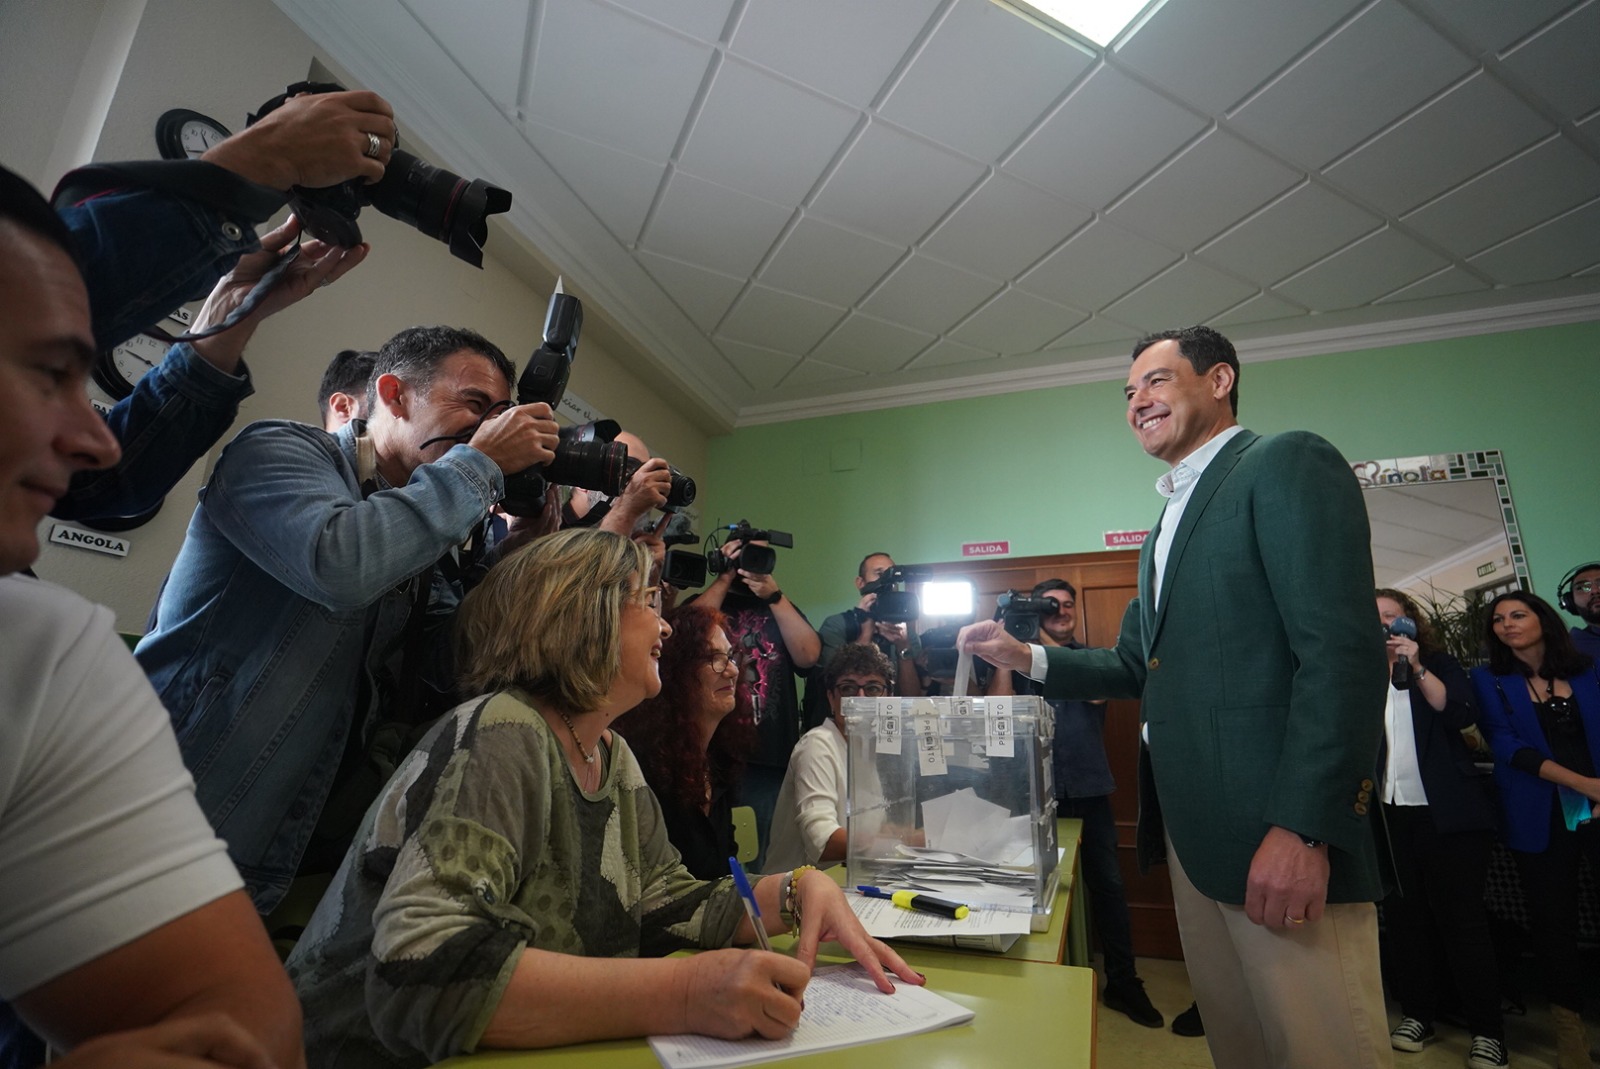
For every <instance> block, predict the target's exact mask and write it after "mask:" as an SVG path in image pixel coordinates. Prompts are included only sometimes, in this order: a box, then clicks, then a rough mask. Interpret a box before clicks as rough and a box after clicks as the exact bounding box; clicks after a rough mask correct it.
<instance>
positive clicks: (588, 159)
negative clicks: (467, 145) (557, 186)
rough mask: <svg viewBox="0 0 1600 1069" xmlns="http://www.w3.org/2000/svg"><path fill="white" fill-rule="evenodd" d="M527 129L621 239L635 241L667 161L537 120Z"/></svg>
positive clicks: (538, 149) (536, 147)
mask: <svg viewBox="0 0 1600 1069" xmlns="http://www.w3.org/2000/svg"><path fill="white" fill-rule="evenodd" d="M523 133H524V135H525V136H526V137H527V138H528V142H529V144H531V145H532V146H533V147H534V150H535V151H536V152H538V153H539V155H541V156H543V157H544V158H545V161H546V162H548V163H549V164H550V166H551V167H553V168H555V171H556V173H557V174H559V175H560V176H561V177H562V179H563V180H564V181H565V182H566V183H567V185H568V186H569V187H571V189H572V191H573V192H574V193H576V194H577V195H578V199H579V200H581V201H583V202H584V203H585V204H587V205H588V206H589V210H590V211H592V212H594V214H595V215H596V216H598V217H599V219H600V221H601V222H602V223H604V224H605V226H606V229H607V230H610V231H611V233H612V234H613V235H615V236H616V238H617V240H618V241H620V242H622V243H623V244H625V245H630V244H632V243H633V242H635V241H637V240H638V239H639V228H640V227H642V226H644V220H645V216H647V215H648V214H649V213H650V205H651V204H652V203H654V201H655V197H656V190H657V188H659V187H660V185H661V176H662V175H663V174H665V173H666V170H667V165H666V164H664V163H656V162H654V161H652V160H646V159H641V158H640V157H638V156H630V155H629V154H627V153H626V152H618V151H617V150H616V149H614V148H607V147H606V146H604V145H597V144H595V143H594V142H592V141H586V140H584V139H583V138H581V137H573V136H572V135H571V134H569V133H566V132H565V131H563V130H557V129H554V128H553V127H549V126H540V125H538V124H536V123H527V124H525V125H524V126H523Z"/></svg>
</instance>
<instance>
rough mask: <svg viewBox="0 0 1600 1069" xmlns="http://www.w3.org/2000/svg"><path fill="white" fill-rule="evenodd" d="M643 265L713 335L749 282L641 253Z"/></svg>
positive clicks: (701, 326)
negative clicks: (712, 332) (713, 331)
mask: <svg viewBox="0 0 1600 1069" xmlns="http://www.w3.org/2000/svg"><path fill="white" fill-rule="evenodd" d="M638 257H639V262H640V263H641V264H643V265H644V269H645V270H646V271H648V272H650V277H652V278H654V279H655V280H656V281H657V282H658V283H660V284H661V288H662V289H664V290H666V292H667V296H669V297H671V298H672V299H673V300H674V301H676V302H677V304H678V307H679V308H682V309H683V311H684V314H685V315H687V316H688V317H689V318H690V319H692V320H694V324H695V326H697V327H699V328H700V329H701V330H703V331H705V332H706V333H707V334H710V333H711V331H712V330H714V329H715V328H716V325H717V324H718V323H720V322H721V321H722V317H723V316H724V315H726V314H727V311H728V309H729V308H730V307H732V305H733V301H734V298H736V297H738V296H739V291H740V290H742V289H744V285H745V280H744V279H742V278H734V277H733V276H731V275H721V274H718V273H717V272H715V271H707V270H706V269H705V268H703V267H696V266H694V265H693V264H686V263H682V262H680V261H678V260H670V259H668V258H667V257H665V256H657V255H655V254H654V253H649V252H644V251H642V250H641V251H640V252H639V253H638Z"/></svg>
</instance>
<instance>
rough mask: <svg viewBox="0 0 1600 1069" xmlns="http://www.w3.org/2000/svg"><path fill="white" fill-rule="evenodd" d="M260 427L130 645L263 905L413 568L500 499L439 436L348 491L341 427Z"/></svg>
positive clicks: (315, 799)
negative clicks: (394, 470) (333, 430)
mask: <svg viewBox="0 0 1600 1069" xmlns="http://www.w3.org/2000/svg"><path fill="white" fill-rule="evenodd" d="M359 426H360V425H359V424H351V425H349V426H347V427H345V428H344V429H343V430H341V431H340V432H339V434H338V435H337V436H333V435H329V434H326V433H324V432H323V431H321V430H319V429H317V428H315V427H310V426H307V425H304V424H299V423H291V422H288V421H284V420H266V421H262V422H259V423H253V424H251V425H250V426H249V427H246V428H245V429H244V430H243V431H242V432H240V434H239V436H238V437H237V438H236V439H234V441H233V442H232V443H230V444H229V445H228V447H227V448H226V449H224V450H223V452H222V456H221V459H220V460H219V461H218V462H217V467H216V470H215V471H214V472H213V473H212V476H211V481H210V483H209V484H208V485H207V486H206V488H205V489H204V490H202V491H201V501H200V505H199V507H197V508H196V509H195V512H194V516H193V518H192V519H191V520H190V522H189V530H188V534H187V536H186V538H185V540H184V544H183V548H182V549H181V550H180V551H179V553H178V560H177V563H176V564H175V565H174V566H173V570H172V575H171V578H170V579H169V580H168V582H167V586H166V589H165V590H164V591H163V592H162V595H161V600H160V602H159V604H158V606H157V611H156V623H155V627H154V628H153V629H152V630H151V632H150V633H149V634H147V635H146V636H145V637H144V639H143V640H141V641H140V643H139V645H138V648H137V649H136V650H135V655H136V656H137V657H138V659H139V662H140V664H142V665H143V666H144V669H145V671H146V672H147V673H148V674H149V676H150V681H151V683H152V684H154V686H155V688H156V692H157V693H158V694H159V695H160V696H161V700H162V702H163V703H165V705H166V707H167V710H168V712H170V713H171V714H172V719H173V725H174V727H175V728H176V730H177V734H178V741H179V745H180V747H181V749H182V752H183V758H184V763H185V764H186V765H188V767H189V770H190V771H191V772H192V773H193V774H194V777H195V784H196V792H197V795H198V797H199V800H200V806H201V808H202V809H203V810H204V811H205V814H206V816H207V818H209V819H210V821H211V824H212V826H213V827H214V828H216V830H217V834H218V835H220V836H221V837H222V838H223V839H225V840H227V843H228V852H229V854H230V855H231V856H232V858H233V860H234V863H235V864H237V865H238V866H239V871H240V873H241V874H242V875H243V876H244V879H245V882H246V884H247V885H248V886H249V889H250V893H251V897H252V898H253V899H254V900H255V903H256V907H257V908H258V909H259V910H261V911H262V912H263V913H265V912H267V911H268V910H270V909H271V908H272V906H273V905H274V904H276V902H277V901H278V899H279V898H281V897H282V894H283V892H284V890H285V889H287V887H288V886H289V882H290V880H291V879H292V878H293V876H294V873H295V869H296V867H297V866H298V864H299V861H300V857H301V855H302V853H303V852H304V850H305V847H306V843H307V841H308V839H309V838H310V835H311V832H312V829H313V827H314V826H315V824H316V821H317V817H318V815H319V814H320V813H321V811H322V807H323V804H324V802H325V801H326V800H327V796H328V792H329V790H330V788H331V786H332V782H333V778H334V774H335V772H336V771H337V770H338V766H339V761H340V758H341V756H342V754H343V751H344V746H345V741H346V739H347V738H348V736H349V732H350V730H351V725H352V723H354V722H356V721H357V714H358V713H364V712H365V710H357V709H356V708H355V706H356V704H357V699H358V696H360V695H361V694H362V693H364V692H363V689H362V687H361V679H362V673H363V672H364V671H365V669H366V666H367V664H368V663H369V652H370V653H372V654H373V655H375V656H376V655H381V653H382V652H383V651H378V650H376V649H374V642H375V641H376V642H380V643H381V642H385V641H386V639H392V638H395V637H397V636H399V635H400V634H401V632H403V630H404V621H405V617H406V616H407V615H408V614H409V612H410V608H411V604H412V597H413V594H412V584H413V582H414V581H415V579H416V577H417V576H418V575H419V573H422V572H424V571H425V570H426V569H427V568H428V567H429V566H430V565H431V564H433V563H434V562H435V561H436V560H438V559H439V558H440V557H441V556H443V555H444V554H445V553H446V552H447V551H448V550H449V549H450V547H452V546H454V545H456V544H458V543H460V542H461V541H463V540H464V539H465V538H466V537H467V535H468V534H469V533H470V531H471V529H472V527H473V525H474V524H476V523H477V522H478V521H479V520H481V519H482V518H483V517H484V515H485V513H486V512H487V511H488V509H489V507H490V506H491V505H492V504H494V503H495V502H496V501H498V500H499V499H500V497H501V495H502V493H503V492H504V485H505V484H504V480H503V477H502V476H501V473H500V470H499V468H497V467H496V466H495V464H494V463H493V461H491V460H490V459H489V458H488V457H487V456H485V455H484V454H483V453H480V452H479V451H478V450H476V449H474V448H472V447H471V446H466V445H457V446H453V447H452V448H451V449H450V451H449V452H447V453H446V454H445V455H444V456H443V457H441V458H440V459H439V460H437V461H435V462H434V463H431V464H425V465H422V466H421V467H419V468H418V469H417V470H416V471H415V472H414V473H413V474H412V476H411V480H410V482H408V483H407V484H406V485H405V486H404V487H401V488H398V489H395V488H388V487H386V486H384V485H383V483H382V480H381V477H380V478H379V480H378V485H379V489H377V490H376V491H374V492H372V493H369V494H368V495H366V496H365V497H363V495H362V491H361V485H360V479H359V476H358V474H357V462H356V434H357V433H358V428H359Z"/></svg>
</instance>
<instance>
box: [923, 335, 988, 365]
mask: <svg viewBox="0 0 1600 1069" xmlns="http://www.w3.org/2000/svg"><path fill="white" fill-rule="evenodd" d="M995 355H996V354H994V353H986V352H984V351H983V350H982V349H974V348H973V347H972V346H970V345H962V344H961V343H960V342H955V341H951V340H950V339H949V338H940V339H939V340H938V341H936V342H934V343H933V344H932V345H930V346H928V347H927V348H926V349H924V350H923V351H922V353H921V355H919V356H918V357H917V358H916V359H915V360H913V361H912V362H911V364H910V365H909V367H908V368H907V370H913V369H921V368H926V367H949V366H951V365H952V364H976V363H980V362H983V363H987V362H988V361H991V360H993V359H995Z"/></svg>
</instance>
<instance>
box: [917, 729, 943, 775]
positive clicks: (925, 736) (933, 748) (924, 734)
mask: <svg viewBox="0 0 1600 1069" xmlns="http://www.w3.org/2000/svg"><path fill="white" fill-rule="evenodd" d="M916 733H917V771H918V772H920V773H921V774H922V775H924V776H942V775H944V774H945V772H946V771H947V768H946V767H945V763H944V735H943V734H942V733H941V732H940V731H939V718H938V717H936V716H919V717H917V718H916Z"/></svg>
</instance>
